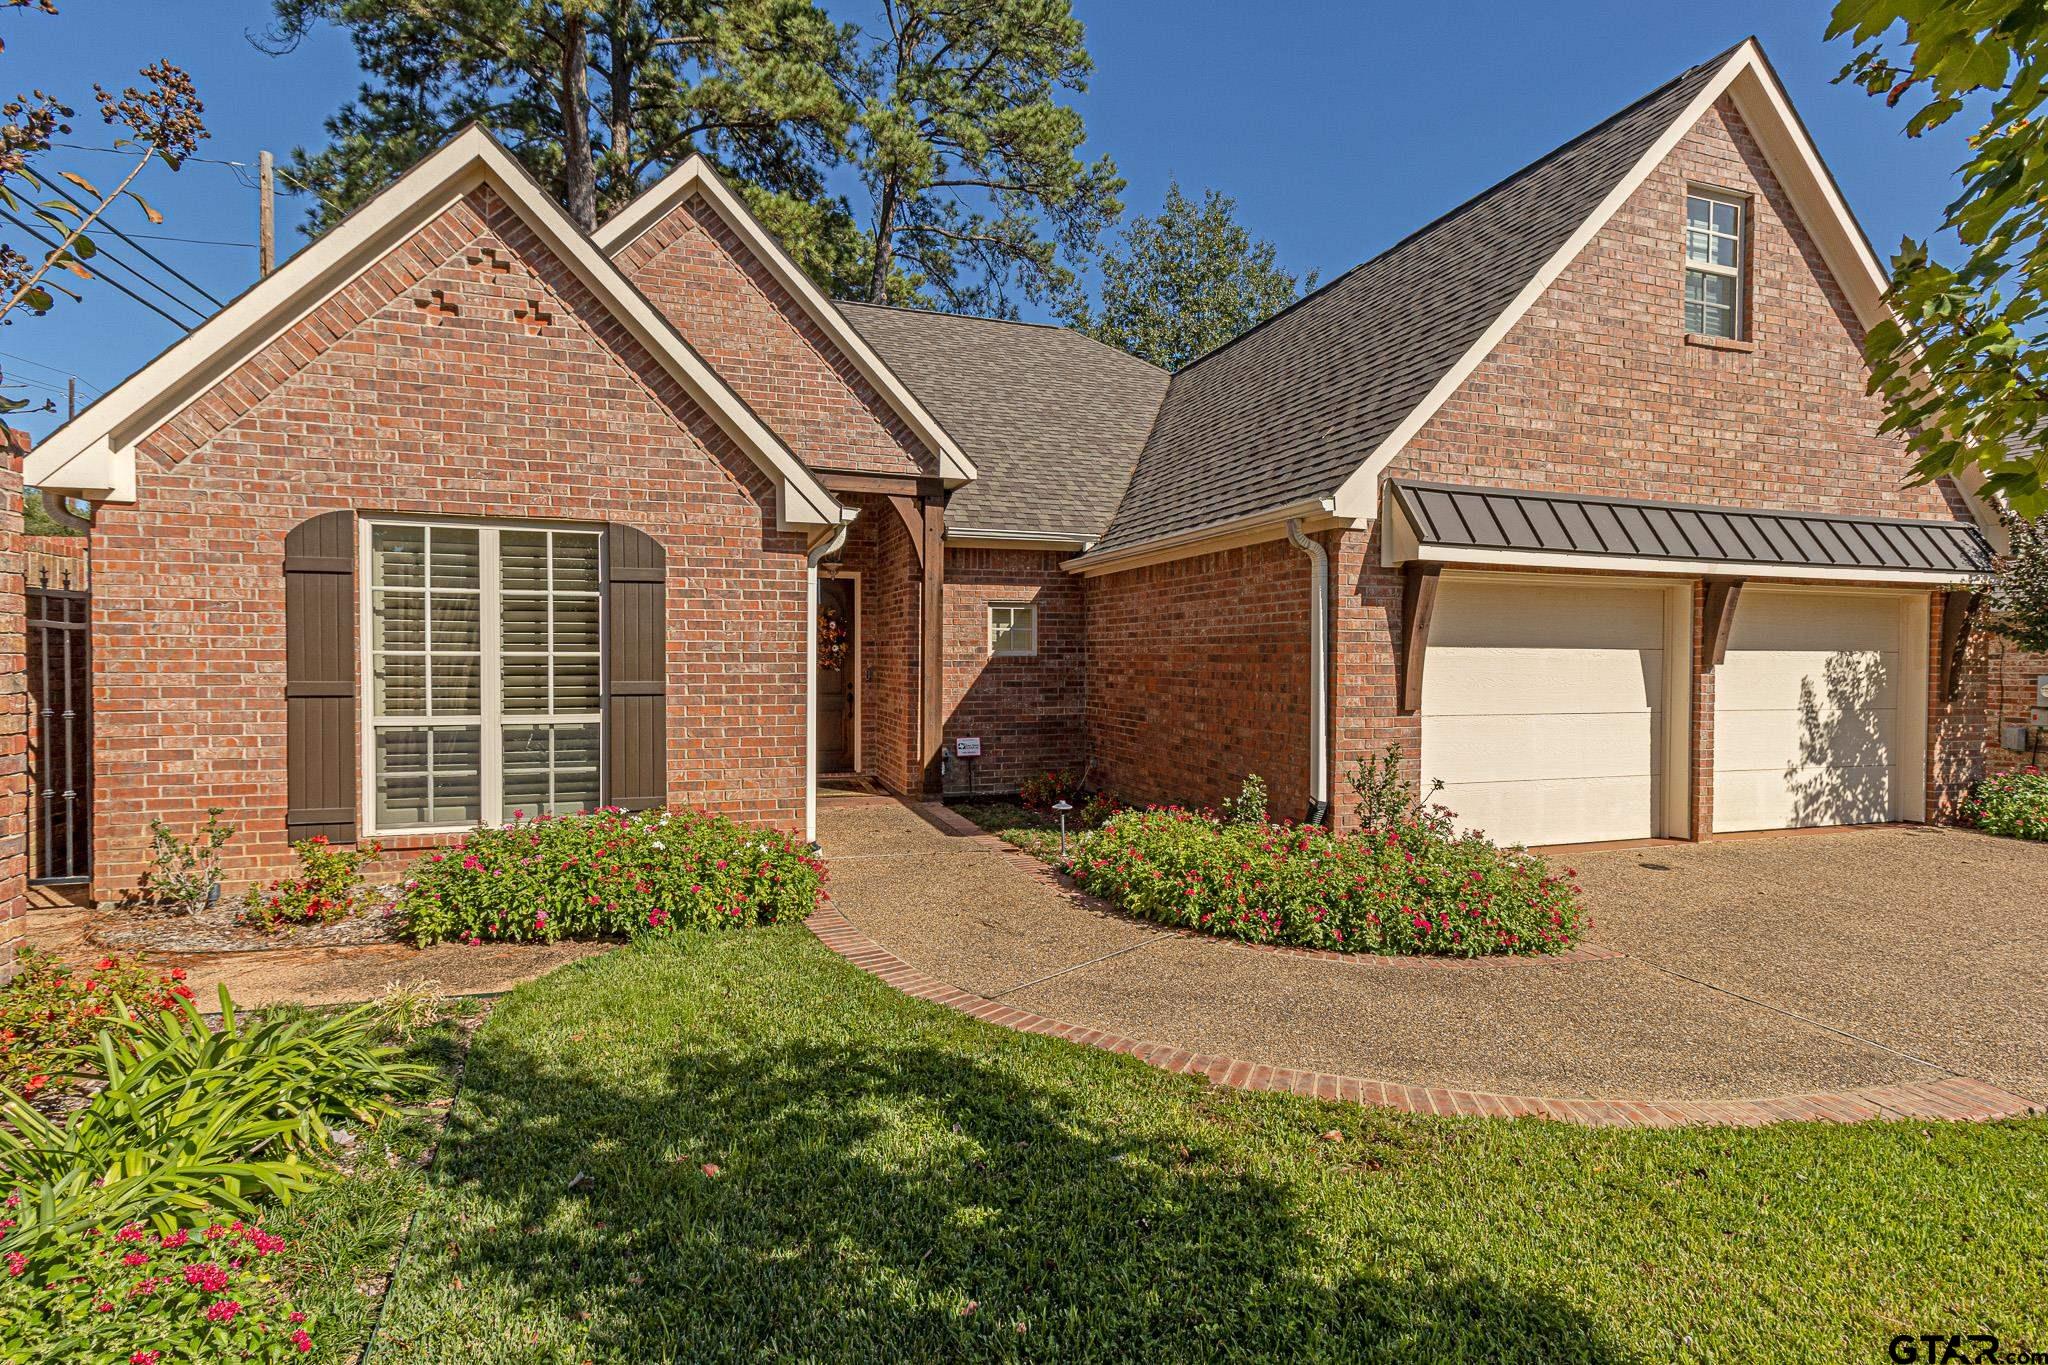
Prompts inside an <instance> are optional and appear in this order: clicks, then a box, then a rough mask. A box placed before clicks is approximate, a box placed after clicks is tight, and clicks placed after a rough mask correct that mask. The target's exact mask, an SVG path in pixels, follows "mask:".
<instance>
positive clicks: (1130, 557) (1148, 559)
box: [1060, 497, 1355, 578]
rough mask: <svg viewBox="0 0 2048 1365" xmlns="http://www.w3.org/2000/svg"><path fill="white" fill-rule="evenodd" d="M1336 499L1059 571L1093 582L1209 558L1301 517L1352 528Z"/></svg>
mask: <svg viewBox="0 0 2048 1365" xmlns="http://www.w3.org/2000/svg"><path fill="white" fill-rule="evenodd" d="M1333 508H1334V500H1333V499H1331V498H1328V497H1319V498H1308V499H1305V500H1303V501H1301V502H1297V503H1293V504H1290V505H1289V506H1286V507H1279V508H1274V509H1272V510H1270V511H1265V512H1249V513H1246V514H1245V515H1244V516H1241V517H1232V518H1231V519H1229V520H1228V521H1219V522H1216V523H1214V524H1213V525H1209V526H1197V527H1194V528H1192V529H1190V530H1186V531H1177V532H1175V533H1174V534H1172V535H1167V536H1158V537H1155V538H1154V539H1152V540H1142V541H1139V542H1138V543H1136V544H1134V545H1125V546H1121V547H1119V548H1117V549H1113V550H1109V551H1097V550H1090V551H1089V552H1088V553H1086V554H1083V555H1078V556H1076V557H1075V558H1073V559H1069V560H1066V561H1064V562H1063V563H1062V564H1061V565H1060V567H1061V568H1062V569H1065V570H1066V571H1067V572H1068V573H1077V574H1082V575H1084V576H1087V577H1090V578H1093V577H1096V576H1098V575H1101V574H1106V573H1120V572H1122V571H1123V570H1125V569H1137V568H1143V567H1144V566H1146V565H1149V564H1165V563H1169V562H1171V561H1173V560H1176V559H1192V558H1194V557H1195V556H1196V555H1205V554H1213V553H1216V552H1217V551H1221V550H1231V549H1236V548H1238V547H1239V546H1242V545H1254V544H1257V543H1258V542H1260V541H1262V540H1275V539H1278V538H1279V537H1281V536H1284V535H1286V534H1287V523H1288V522H1290V521H1294V520H1297V519H1299V520H1300V521H1302V522H1303V523H1304V526H1303V529H1304V530H1306V531H1309V532H1311V533H1313V532H1317V531H1331V530H1343V529H1346V528H1348V527H1350V526H1352V525H1354V524H1355V519H1353V518H1349V517H1343V516H1336V515H1333Z"/></svg>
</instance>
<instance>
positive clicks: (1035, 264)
mask: <svg viewBox="0 0 2048 1365" xmlns="http://www.w3.org/2000/svg"><path fill="white" fill-rule="evenodd" d="M878 8H879V11H880V12H879V17H878V20H877V22H875V23H874V24H872V25H871V26H869V27H867V28H861V29H857V30H855V31H854V32H853V33H852V34H851V35H850V36H849V39H848V43H847V49H846V54H845V60H844V61H843V63H842V65H841V69H840V80H841V83H842V87H843V90H844V93H845V97H846V100H847V103H848V104H849V105H851V106H852V107H853V108H854V109H855V110H856V111H857V116H856V118H855V122H854V127H853V132H852V137H851V149H852V159H853V162H854V164H855V165H856V166H857V167H858V169H859V171H860V175H861V179H862V182H863V184H864V185H865V186H866V189H867V192H868V199H869V206H870V207H869V213H868V216H867V217H866V219H865V220H864V221H863V223H862V227H863V229H864V231H865V233H866V236H867V244H868V260H867V267H868V269H867V282H866V288H865V289H864V290H863V293H864V294H865V296H866V297H867V298H868V299H869V300H871V301H873V302H875V303H887V302H889V301H891V300H892V299H897V300H901V299H902V298H903V297H904V296H905V294H906V293H908V292H910V291H913V290H914V291H919V292H928V295H929V296H931V297H934V298H935V301H936V302H938V303H939V304H940V305H941V306H943V307H945V308H948V309H952V310H954V311H960V312H968V311H973V312H986V313H993V314H997V315H1000V316H1009V315H1014V313H1015V312H1016V305H1015V303H1014V301H1013V291H1016V292H1021V294H1022V295H1023V296H1024V297H1025V298H1027V299H1030V300H1032V301H1033V302H1045V301H1053V302H1063V301H1065V300H1066V299H1068V298H1069V297H1070V295H1071V291H1072V290H1073V287H1074V274H1073V271H1072V270H1071V269H1070V268H1069V264H1068V263H1069V262H1071V261H1073V260H1078V259H1085V258H1086V257H1087V256H1088V255H1090V254H1091V253H1092V252H1093V250H1094V247H1095V244H1096V242H1097V240H1098V239H1099V237H1100V235H1101V233H1102V231H1103V229H1104V228H1106V227H1107V226H1108V225H1109V224H1111V223H1113V222H1115V221H1116V217H1117V215H1118V214H1119V213H1121V212H1122V205H1121V204H1120V203H1118V201H1117V195H1118V193H1119V192H1120V191H1121V190H1122V189H1123V183H1124V182H1123V180H1122V179H1121V178H1120V177H1119V176H1118V175H1117V173H1116V166H1115V164H1114V163H1113V162H1111V161H1110V159H1109V158H1108V157H1106V156H1105V157H1102V158H1100V159H1098V160H1096V161H1094V162H1092V163H1084V162H1082V161H1081V159H1080V157H1079V155H1078V153H1079V151H1080V147H1081V143H1082V141H1083V139H1084V136H1085V134H1084V131H1083V129H1082V126H1081V116H1080V114H1079V113H1078V112H1076V111H1075V110H1074V109H1073V108H1071V107H1069V106H1068V105H1065V104H1062V103H1061V102H1060V98H1061V95H1062V94H1063V93H1064V92H1069V91H1080V90H1084V89H1086V88H1087V80H1088V75H1089V73H1090V72H1091V71H1093V70H1094V63H1093V62H1092V61H1091V60H1090V59H1089V57H1088V52H1087V49H1086V48H1085V47H1084V46H1083V45H1082V42H1083V37H1084V35H1083V32H1082V28H1081V21H1080V20H1078V19H1076V18H1075V17H1074V15H1073V11H1072V9H1071V8H1070V6H1069V4H1068V0H878Z"/></svg>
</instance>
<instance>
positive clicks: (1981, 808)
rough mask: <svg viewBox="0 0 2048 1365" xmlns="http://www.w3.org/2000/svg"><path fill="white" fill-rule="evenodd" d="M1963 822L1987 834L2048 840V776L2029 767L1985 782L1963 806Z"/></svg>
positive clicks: (1978, 786) (1972, 793)
mask: <svg viewBox="0 0 2048 1365" xmlns="http://www.w3.org/2000/svg"><path fill="white" fill-rule="evenodd" d="M1963 818H1964V819H1965V820H1968V821H1969V822H1970V823H1971V824H1973V825H1975V826H1976V827H1977V828H1978V829H1981V830H1983V831H1984V832H1985V833H1987V834H2002V835H2004V836H2005V837H2006V838H2008V839H2048V773H2044V772H2042V771H2041V770H2040V769H2039V768H2033V767H2028V768H2022V769H2020V770H2019V771H2018V772H2016V773H2005V774H2003V775H2001V776H1998V777H1988V778H1986V779H1984V781H1982V782H1980V783H1978V784H1977V789H1976V790H1975V791H1973V792H1971V793H1970V795H1969V798H1968V799H1967V800H1965V801H1964V802H1963Z"/></svg>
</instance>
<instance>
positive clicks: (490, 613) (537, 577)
mask: <svg viewBox="0 0 2048 1365" xmlns="http://www.w3.org/2000/svg"><path fill="white" fill-rule="evenodd" d="M363 534H364V544H363V547H362V548H363V555H364V559H365V562H366V563H367V564H368V565H369V572H368V574H367V575H365V578H366V584H365V590H364V598H363V636H364V639H365V640H367V641H368V648H367V649H366V650H365V654H366V656H367V657H366V660H365V667H366V671H367V673H368V675H369V676H368V687H367V688H366V689H365V695H366V698H367V704H368V711H369V714H368V717H367V722H368V723H367V724H366V725H365V726H364V731H365V736H366V747H367V748H368V750H369V752H368V754H367V755H366V756H365V764H364V767H365V770H366V771H367V772H368V774H369V786H370V793H369V796H370V801H369V809H370V819H371V825H372V829H373V831H374V832H378V833H395V832H398V831H413V830H444V829H465V828H468V827H470V826H473V825H476V824H479V823H484V824H496V823H501V822H503V821H505V820H509V819H511V818H512V817H513V816H514V815H529V816H530V815H539V814H542V813H551V814H571V813H573V812H575V811H579V810H587V809H590V808H591V807H594V806H596V805H597V804H598V800H599V792H600V781H599V778H600V773H599V768H600V764H599V753H600V749H601V745H600V725H601V720H602V708H603V698H602V689H601V684H600V677H601V663H600V660H601V653H600V630H601V614H602V603H603V595H602V594H603V584H602V581H601V575H600V569H599V565H600V563H601V560H602V541H601V539H600V537H599V534H598V533H597V532H595V531H582V530H562V529H555V528H540V527H499V526H492V525H488V524H478V525H449V524H445V523H433V524H425V523H419V522H365V524H364V533H363Z"/></svg>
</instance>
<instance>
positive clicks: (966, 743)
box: [953, 735, 981, 758]
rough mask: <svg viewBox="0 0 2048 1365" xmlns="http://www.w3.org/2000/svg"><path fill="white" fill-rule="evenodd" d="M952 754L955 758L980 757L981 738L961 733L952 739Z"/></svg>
mask: <svg viewBox="0 0 2048 1365" xmlns="http://www.w3.org/2000/svg"><path fill="white" fill-rule="evenodd" d="M953 754H954V756H955V757H957V758H980V757H981V739H980V737H979V736H977V735H962V736H960V738H958V739H956V740H954V741H953Z"/></svg>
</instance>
